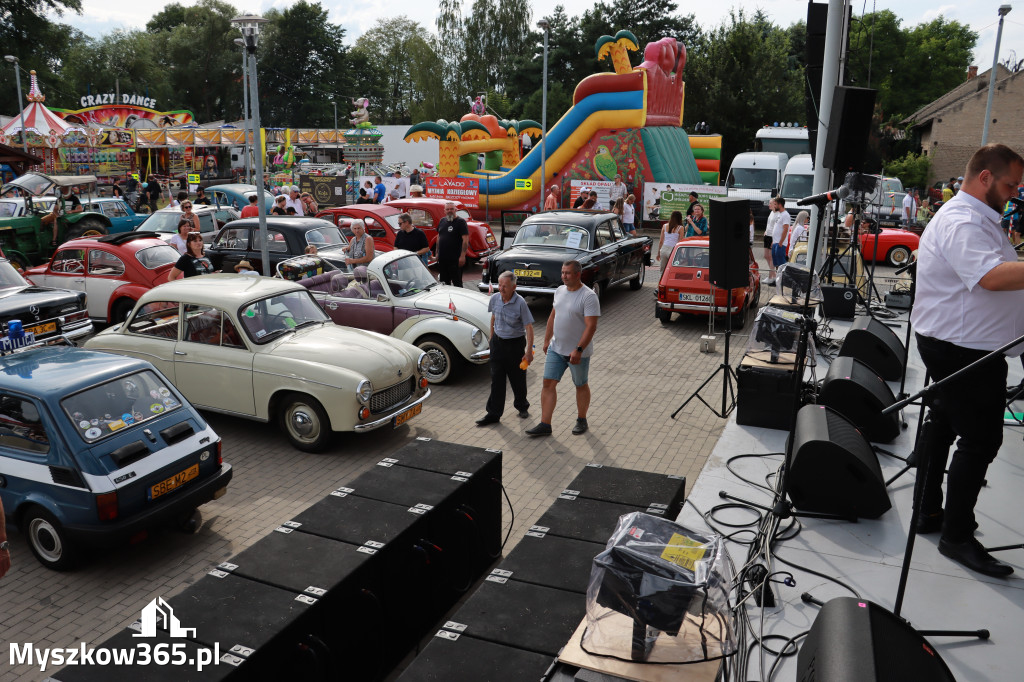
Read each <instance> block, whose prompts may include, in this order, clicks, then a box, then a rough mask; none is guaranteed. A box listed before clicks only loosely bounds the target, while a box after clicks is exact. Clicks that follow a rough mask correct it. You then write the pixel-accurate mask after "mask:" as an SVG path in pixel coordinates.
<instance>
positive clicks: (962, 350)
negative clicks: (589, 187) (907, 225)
mask: <svg viewBox="0 0 1024 682" xmlns="http://www.w3.org/2000/svg"><path fill="white" fill-rule="evenodd" d="M1022 175H1024V158H1021V156H1020V155H1019V154H1018V153H1017V152H1015V151H1013V150H1012V149H1010V148H1009V147H1007V146H1005V145H1002V144H989V145H986V146H984V147H982V148H981V149H979V150H978V151H977V152H975V153H974V156H972V157H971V160H970V161H969V162H968V164H967V172H966V173H965V178H966V179H965V180H964V181H963V185H962V186H961V191H960V192H959V193H958V194H957V195H956V196H955V197H953V198H952V199H950V200H949V201H947V202H946V203H945V204H944V205H943V206H942V208H940V209H939V211H938V213H936V215H935V218H933V219H932V221H931V222H930V223H928V229H927V230H925V232H924V234H923V235H922V238H921V246H920V249H919V251H918V260H917V294H916V297H915V301H914V311H913V313H912V315H911V322H912V323H913V325H914V329H915V331H916V333H917V349H918V352H919V353H920V355H921V359H922V360H923V361H924V364H925V367H927V368H928V373H929V375H930V376H931V378H932V380H933V381H938V380H940V379H943V378H945V377H947V376H950V375H951V374H953V373H954V372H957V371H958V370H960V369H963V368H964V367H966V366H967V365H969V364H971V363H972V362H975V361H977V360H979V359H981V358H982V357H984V356H985V355H986V354H987V353H988V352H990V351H993V350H997V349H999V348H1001V347H1002V346H1005V345H1006V344H1007V343H1010V342H1012V341H1013V340H1014V339H1016V338H1018V337H1019V336H1020V335H1021V334H1022V332H1024V263H1022V262H1018V260H1017V254H1016V252H1015V251H1014V250H1013V247H1012V246H1011V245H1010V243H1009V241H1007V239H1006V235H1005V234H1003V231H1002V230H1001V229H1000V227H999V220H1000V218H1001V216H1002V209H1003V206H1004V205H1005V204H1006V201H1007V200H1008V199H1009V198H1010V197H1012V196H1014V195H1015V194H1016V191H1017V185H1019V184H1020V181H1021V177H1022ZM1021 350H1022V348H1021V347H1020V346H1019V345H1018V346H1016V347H1014V348H1012V349H1010V350H1009V351H1007V354H1008V355H1010V356H1017V355H1019V354H1020V352H1021ZM1006 373H1007V368H1006V360H1005V358H1002V357H1000V358H996V359H992V360H989V361H987V362H985V363H983V364H982V365H980V366H979V367H977V368H976V369H974V370H972V371H971V372H970V373H968V374H966V375H964V377H962V378H958V379H955V380H954V381H952V382H950V383H947V384H945V385H943V386H940V387H939V388H938V389H936V390H935V392H934V394H933V395H932V396H931V397H930V399H929V401H928V402H929V416H928V419H927V421H926V422H925V426H924V429H923V431H922V435H921V443H920V448H919V450H918V452H919V453H921V454H922V455H923V456H924V457H927V460H928V463H927V467H928V472H927V477H923V476H920V475H919V476H918V486H919V493H918V494H920V495H921V507H920V515H919V518H918V523H917V532H918V533H922V534H924V533H934V532H937V531H939V530H940V529H941V531H942V536H941V539H940V540H939V552H941V553H942V554H944V555H945V556H947V557H949V558H950V559H952V560H953V561H956V562H957V563H960V564H962V565H964V566H966V567H967V568H970V569H971V570H974V571H978V572H979V573H984V574H985V575H991V576H997V577H1005V576H1008V575H1009V574H1011V573H1013V568H1012V567H1011V566H1009V565H1007V564H1004V563H1003V562H1001V561H998V560H997V559H995V558H994V557H992V555H990V554H989V553H988V552H987V551H985V548H984V547H983V546H982V545H981V543H980V542H978V540H977V539H976V538H975V537H974V531H975V529H976V528H977V524H976V522H975V516H974V507H975V504H976V503H977V501H978V494H979V493H980V491H981V487H982V483H983V482H984V480H985V474H986V471H987V470H988V465H989V464H990V463H991V462H992V460H994V459H995V457H996V454H997V453H998V451H999V446H1000V445H1001V444H1002V441H1003V409H1004V405H1003V401H1004V399H1005V398H1004V396H1005V392H1006ZM957 438H959V440H957V446H956V451H955V452H954V454H953V458H952V461H950V463H949V475H948V478H947V481H946V501H945V509H943V504H942V474H943V469H944V468H945V465H946V459H947V458H948V456H949V448H950V446H951V445H952V444H953V441H954V439H957ZM922 466H923V464H922Z"/></svg>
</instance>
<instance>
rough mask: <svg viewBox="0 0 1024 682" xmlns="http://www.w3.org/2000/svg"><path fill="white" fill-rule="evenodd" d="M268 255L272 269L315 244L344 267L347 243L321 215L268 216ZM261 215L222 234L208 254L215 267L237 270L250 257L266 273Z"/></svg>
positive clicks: (223, 230) (231, 226)
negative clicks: (308, 216)
mask: <svg viewBox="0 0 1024 682" xmlns="http://www.w3.org/2000/svg"><path fill="white" fill-rule="evenodd" d="M266 220H267V237H268V239H267V254H268V255H269V257H270V267H271V270H272V272H274V271H276V269H277V264H278V263H280V262H281V261H285V260H288V259H289V258H294V257H295V256H301V255H302V254H304V253H305V251H306V247H308V246H315V247H316V248H317V253H318V254H319V255H320V256H322V257H323V258H324V259H326V260H328V261H330V262H332V263H334V264H335V265H339V266H344V264H345V255H346V254H345V252H344V251H342V248H343V247H344V246H346V245H347V244H348V242H347V241H345V238H344V237H343V236H342V235H341V232H340V231H339V230H338V228H337V227H335V226H334V225H333V224H332V223H329V222H327V221H326V220H321V219H320V218H305V217H303V218H297V217H294V216H292V217H287V218H286V217H281V216H272V217H267V219H266ZM260 245H261V241H260V223H259V218H246V219H244V220H236V221H235V222H233V223H231V224H230V225H227V226H226V227H224V229H222V230H221V231H220V232H219V233H217V237H216V239H214V240H213V244H212V246H211V247H210V248H208V249H207V250H206V255H207V256H208V257H209V258H210V262H211V263H213V267H214V269H217V270H220V271H222V272H234V271H235V266H236V265H238V263H239V262H240V261H243V260H247V261H249V263H250V264H251V265H252V267H253V269H254V270H256V271H257V272H259V273H261V274H262V272H263V256H262V254H261V251H260Z"/></svg>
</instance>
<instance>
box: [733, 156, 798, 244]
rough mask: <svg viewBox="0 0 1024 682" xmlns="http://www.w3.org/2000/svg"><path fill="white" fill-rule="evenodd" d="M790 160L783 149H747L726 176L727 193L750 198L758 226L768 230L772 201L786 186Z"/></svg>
mask: <svg viewBox="0 0 1024 682" xmlns="http://www.w3.org/2000/svg"><path fill="white" fill-rule="evenodd" d="M786 161H787V156H786V155H785V154H783V153H781V152H743V153H742V154H737V155H736V156H735V157H734V158H733V160H732V165H731V166H730V167H729V174H728V175H727V176H726V178H725V189H726V193H727V194H728V195H729V196H731V197H740V198H743V199H750V210H751V211H753V212H754V225H755V227H758V228H760V229H764V226H765V224H766V223H767V222H768V213H769V211H770V209H769V208H768V201H769V200H770V199H771V198H772V197H773V196H775V195H776V194H778V192H779V187H781V186H782V172H783V171H784V170H785V168H786Z"/></svg>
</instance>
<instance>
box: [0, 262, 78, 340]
mask: <svg viewBox="0 0 1024 682" xmlns="http://www.w3.org/2000/svg"><path fill="white" fill-rule="evenodd" d="M11 320H19V321H20V322H21V324H22V326H23V327H24V329H25V331H26V332H32V333H33V334H34V335H35V337H36V339H37V340H40V341H42V340H49V339H51V338H54V337H59V336H64V337H66V338H67V339H69V340H74V339H79V338H81V337H83V336H86V335H88V334H90V333H92V322H90V321H89V312H88V311H87V310H86V295H85V292H84V291H68V290H67V289H52V288H50V287H45V286H36V285H35V284H33V283H32V282H29V281H27V280H26V279H25V278H24V277H22V275H21V273H20V272H18V271H17V270H16V269H15V268H14V266H13V265H11V263H10V261H8V260H4V259H0V323H2V324H3V325H4V332H5V333H6V330H7V328H8V327H9V325H10V322H11Z"/></svg>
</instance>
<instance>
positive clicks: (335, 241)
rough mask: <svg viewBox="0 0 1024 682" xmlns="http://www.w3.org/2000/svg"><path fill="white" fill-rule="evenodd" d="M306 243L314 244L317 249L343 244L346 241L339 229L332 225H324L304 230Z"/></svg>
mask: <svg viewBox="0 0 1024 682" xmlns="http://www.w3.org/2000/svg"><path fill="white" fill-rule="evenodd" d="M306 243H307V244H309V245H310V246H315V247H316V248H317V249H327V248H331V247H337V246H344V245H345V244H346V243H347V242H346V241H345V238H344V237H342V236H341V231H340V230H339V229H338V228H337V227H335V226H334V225H330V224H327V225H324V226H323V227H318V228H316V229H313V230H307V231H306Z"/></svg>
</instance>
